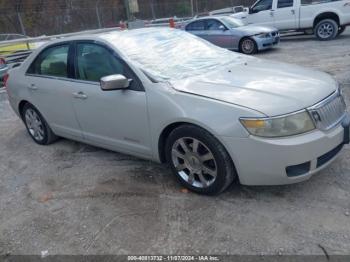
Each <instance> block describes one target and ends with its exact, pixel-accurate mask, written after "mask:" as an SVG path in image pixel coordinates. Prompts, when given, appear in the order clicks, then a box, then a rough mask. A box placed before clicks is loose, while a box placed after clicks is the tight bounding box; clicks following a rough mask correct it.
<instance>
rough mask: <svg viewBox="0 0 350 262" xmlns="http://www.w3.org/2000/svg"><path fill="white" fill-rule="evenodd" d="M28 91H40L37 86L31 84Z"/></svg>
mask: <svg viewBox="0 0 350 262" xmlns="http://www.w3.org/2000/svg"><path fill="white" fill-rule="evenodd" d="M28 89H30V90H33V91H34V90H38V87H37V86H36V85H35V84H30V85H29V86H28Z"/></svg>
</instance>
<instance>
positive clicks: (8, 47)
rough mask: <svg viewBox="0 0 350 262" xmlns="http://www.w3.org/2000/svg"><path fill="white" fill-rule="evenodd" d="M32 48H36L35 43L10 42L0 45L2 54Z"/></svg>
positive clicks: (0, 53)
mask: <svg viewBox="0 0 350 262" xmlns="http://www.w3.org/2000/svg"><path fill="white" fill-rule="evenodd" d="M30 49H35V44H34V43H28V44H27V43H20V44H9V45H5V46H0V55H10V54H13V53H15V52H18V51H25V50H30Z"/></svg>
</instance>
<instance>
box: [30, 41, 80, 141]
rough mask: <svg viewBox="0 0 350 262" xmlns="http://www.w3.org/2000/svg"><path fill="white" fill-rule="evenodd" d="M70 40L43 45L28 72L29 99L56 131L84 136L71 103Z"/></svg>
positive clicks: (58, 133)
mask: <svg viewBox="0 0 350 262" xmlns="http://www.w3.org/2000/svg"><path fill="white" fill-rule="evenodd" d="M70 52H71V48H70V44H69V43H63V44H59V45H55V46H50V47H48V48H46V49H44V50H43V51H42V52H41V53H40V54H39V55H38V56H37V57H36V59H35V60H34V61H33V62H32V64H31V65H30V67H29V69H28V70H27V72H26V81H27V83H26V88H27V90H28V92H29V96H30V102H31V103H32V104H33V105H34V106H35V107H36V108H37V109H38V110H39V111H40V113H41V114H42V115H43V116H44V118H45V119H46V121H47V122H48V123H49V125H50V127H51V128H52V129H53V131H54V132H55V133H56V134H57V135H61V136H65V137H69V138H73V139H75V138H77V139H78V140H79V139H81V137H82V133H81V129H80V127H79V124H78V122H77V119H76V117H75V113H74V108H73V104H72V92H74V91H73V90H72V86H71V79H70V77H71V74H70V70H69V59H68V57H69V53H70Z"/></svg>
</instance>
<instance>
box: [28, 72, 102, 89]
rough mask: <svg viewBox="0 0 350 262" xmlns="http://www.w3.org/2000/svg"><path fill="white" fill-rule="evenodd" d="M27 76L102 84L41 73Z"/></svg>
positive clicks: (95, 83)
mask: <svg viewBox="0 0 350 262" xmlns="http://www.w3.org/2000/svg"><path fill="white" fill-rule="evenodd" d="M25 76H31V77H39V78H47V79H53V80H61V81H67V82H74V83H82V84H89V85H96V86H100V83H99V82H93V81H84V80H78V79H74V78H67V77H59V76H50V75H39V74H29V73H26V74H25Z"/></svg>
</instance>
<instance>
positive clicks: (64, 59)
mask: <svg viewBox="0 0 350 262" xmlns="http://www.w3.org/2000/svg"><path fill="white" fill-rule="evenodd" d="M68 50H69V45H60V46H54V47H49V48H47V49H45V50H44V51H42V52H41V53H40V54H39V55H38V56H37V58H36V59H35V60H34V62H33V63H32V64H31V66H30V67H29V69H28V71H27V73H29V74H36V75H46V76H57V77H68Z"/></svg>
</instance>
